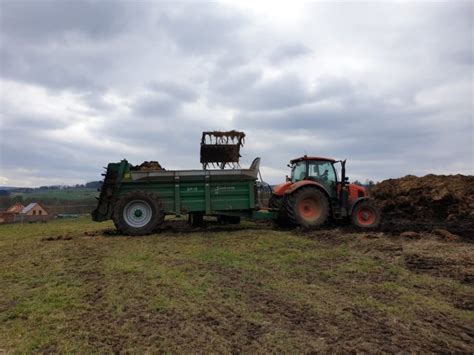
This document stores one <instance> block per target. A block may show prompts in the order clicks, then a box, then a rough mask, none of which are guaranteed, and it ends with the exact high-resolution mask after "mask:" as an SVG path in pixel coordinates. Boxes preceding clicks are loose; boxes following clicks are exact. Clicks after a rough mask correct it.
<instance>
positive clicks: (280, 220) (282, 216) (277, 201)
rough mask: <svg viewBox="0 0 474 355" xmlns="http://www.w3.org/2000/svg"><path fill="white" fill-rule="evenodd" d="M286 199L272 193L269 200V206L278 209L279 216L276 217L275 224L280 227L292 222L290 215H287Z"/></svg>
mask: <svg viewBox="0 0 474 355" xmlns="http://www.w3.org/2000/svg"><path fill="white" fill-rule="evenodd" d="M284 205H285V199H284V198H283V196H277V195H272V196H271V197H270V199H269V200H268V208H271V209H276V210H278V215H277V218H276V219H275V221H274V222H275V224H276V225H277V226H279V227H282V228H285V227H288V225H289V224H290V223H289V222H288V216H287V215H286V209H285V206H284Z"/></svg>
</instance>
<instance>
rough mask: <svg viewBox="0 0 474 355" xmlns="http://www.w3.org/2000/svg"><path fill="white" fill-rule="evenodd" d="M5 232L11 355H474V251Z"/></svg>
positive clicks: (171, 233) (366, 242)
mask: <svg viewBox="0 0 474 355" xmlns="http://www.w3.org/2000/svg"><path fill="white" fill-rule="evenodd" d="M208 223H209V225H208V226H207V227H206V228H190V227H187V225H186V224H185V222H184V221H183V220H175V219H170V220H168V221H167V222H165V225H164V226H163V230H162V231H161V233H159V234H154V235H149V236H144V237H126V236H120V235H117V234H116V233H115V232H114V229H113V224H112V223H110V222H106V223H94V222H92V221H90V219H89V218H80V219H77V220H57V221H51V222H49V223H46V224H23V225H18V224H17V225H1V226H0V285H1V287H0V353H2V351H5V352H7V353H8V352H19V353H24V352H33V351H34V352H38V351H39V352H61V353H63V352H78V353H89V352H92V351H94V352H127V351H129V352H137V353H141V352H145V351H148V352H155V351H164V352H195V351H196V350H197V349H199V351H200V352H240V351H242V352H258V353H262V352H269V351H273V352H310V351H337V352H346V351H350V350H356V351H359V352H376V351H387V352H401V351H403V352H405V351H414V352H430V351H437V352H445V351H461V352H472V351H474V345H473V344H474V301H473V300H474V287H473V282H474V261H473V260H474V249H473V247H472V246H473V245H472V243H469V242H467V241H462V240H460V241H459V240H458V241H445V240H441V239H439V238H438V237H436V236H434V235H431V234H422V237H421V238H418V239H409V238H402V237H399V236H396V235H393V236H390V235H387V234H384V233H379V232H357V231H354V230H353V229H351V228H349V227H341V228H332V229H322V230H318V231H311V232H302V231H298V230H294V231H287V230H276V229H274V228H273V227H272V226H271V225H268V224H264V223H254V222H249V221H244V222H243V223H242V224H241V225H232V226H223V225H217V224H213V223H211V222H208Z"/></svg>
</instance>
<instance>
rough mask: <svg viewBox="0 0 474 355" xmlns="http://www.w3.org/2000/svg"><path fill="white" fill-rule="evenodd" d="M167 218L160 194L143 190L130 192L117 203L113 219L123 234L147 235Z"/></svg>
mask: <svg viewBox="0 0 474 355" xmlns="http://www.w3.org/2000/svg"><path fill="white" fill-rule="evenodd" d="M164 219H165V213H164V209H163V205H162V204H161V202H160V200H159V199H158V196H156V195H155V194H152V193H148V192H143V191H134V192H129V193H127V194H125V195H123V196H121V197H120V198H119V199H118V201H117V203H116V204H115V208H114V213H113V220H114V224H115V227H116V228H117V229H118V230H119V231H120V232H121V233H123V234H127V235H146V234H151V233H153V232H154V231H155V230H156V229H157V228H158V227H159V226H160V225H161V224H162V223H163V222H164Z"/></svg>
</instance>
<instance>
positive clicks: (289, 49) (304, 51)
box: [270, 43, 312, 64]
mask: <svg viewBox="0 0 474 355" xmlns="http://www.w3.org/2000/svg"><path fill="white" fill-rule="evenodd" d="M310 53H312V51H311V49H309V48H308V47H306V46H305V45H303V44H302V43H290V44H286V45H281V46H278V47H277V48H275V49H274V50H273V51H272V52H271V53H270V60H271V61H272V62H273V63H275V64H279V63H281V62H284V61H286V60H290V59H294V58H297V57H301V56H305V55H308V54H310Z"/></svg>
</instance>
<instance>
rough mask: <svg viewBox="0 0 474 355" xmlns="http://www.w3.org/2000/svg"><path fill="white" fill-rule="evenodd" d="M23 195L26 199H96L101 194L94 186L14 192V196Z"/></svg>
mask: <svg viewBox="0 0 474 355" xmlns="http://www.w3.org/2000/svg"><path fill="white" fill-rule="evenodd" d="M18 195H20V196H23V198H24V199H30V200H31V199H38V200H41V199H58V200H81V199H94V197H96V196H99V192H98V191H97V189H93V188H87V187H84V188H65V189H51V190H39V191H33V192H22V193H13V194H12V197H14V196H18Z"/></svg>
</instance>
